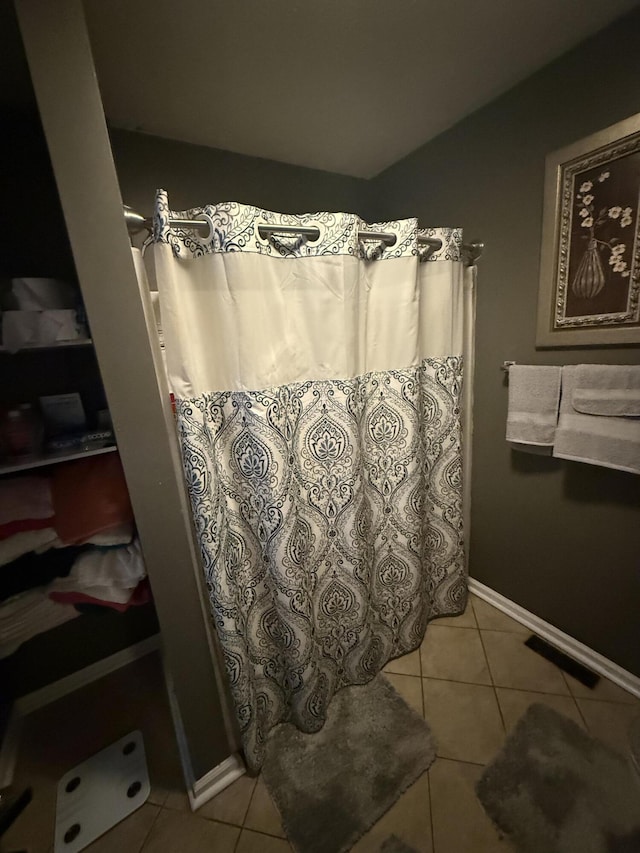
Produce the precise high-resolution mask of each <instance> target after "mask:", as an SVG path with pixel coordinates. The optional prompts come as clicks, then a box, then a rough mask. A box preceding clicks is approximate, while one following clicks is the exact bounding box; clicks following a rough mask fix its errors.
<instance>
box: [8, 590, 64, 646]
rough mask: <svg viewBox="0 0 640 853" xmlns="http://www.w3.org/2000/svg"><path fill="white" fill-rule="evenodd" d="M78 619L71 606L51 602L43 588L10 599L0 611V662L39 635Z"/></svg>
mask: <svg viewBox="0 0 640 853" xmlns="http://www.w3.org/2000/svg"><path fill="white" fill-rule="evenodd" d="M79 615H80V614H79V613H78V611H77V610H76V609H75V607H74V606H73V605H72V604H58V603H57V602H55V601H52V600H51V599H50V598H49V597H48V595H47V593H46V592H45V591H44V589H43V588H40V587H39V588H38V589H30V590H28V591H27V592H23V593H20V595H16V596H15V597H14V598H10V599H9V600H8V601H6V602H5V603H4V604H2V606H1V607H0V659H1V658H5V657H8V656H9V655H11V654H13V652H15V650H16V649H17V648H18V647H19V646H20V645H22V643H25V642H26V641H27V640H30V639H31V638H32V637H35V636H36V634H41V633H42V632H43V631H49V630H50V629H51V628H57V627H58V625H62V624H63V623H64V622H68V621H69V620H70V619H75V618H76V616H79Z"/></svg>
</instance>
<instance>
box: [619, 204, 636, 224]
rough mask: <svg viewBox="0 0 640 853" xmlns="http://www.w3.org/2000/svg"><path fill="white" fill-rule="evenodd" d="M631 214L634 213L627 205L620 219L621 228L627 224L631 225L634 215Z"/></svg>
mask: <svg viewBox="0 0 640 853" xmlns="http://www.w3.org/2000/svg"><path fill="white" fill-rule="evenodd" d="M631 214H632V210H631V208H630V207H625V209H624V210H623V211H622V218H621V219H620V227H621V228H626V227H627V225H631V223H632V222H633V217H632V215H631Z"/></svg>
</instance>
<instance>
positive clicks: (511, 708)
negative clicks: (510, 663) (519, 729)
mask: <svg viewBox="0 0 640 853" xmlns="http://www.w3.org/2000/svg"><path fill="white" fill-rule="evenodd" d="M496 693H497V694H498V704H499V705H500V710H501V711H502V718H503V719H504V724H505V726H506V728H507V731H508V732H509V731H511V729H512V728H513V727H514V726H515V724H516V723H517V722H518V720H519V719H520V717H521V716H522V715H523V714H524V712H525V711H526V710H527V708H528V707H529V705H533V704H534V702H536V703H538V704H539V705H548V706H549V708H553V710H554V711H557V712H558V713H559V714H564V716H565V717H569V719H570V720H573V722H574V723H577V724H578V725H579V726H580V728H581V729H586V726H585V724H584V720H583V719H582V715H581V714H580V711H579V710H578V706H577V705H576V702H575V699H574V698H573V697H572V696H554V695H552V694H551V693H530V692H529V691H527V690H510V689H509V688H507V687H496Z"/></svg>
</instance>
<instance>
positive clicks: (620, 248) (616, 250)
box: [611, 243, 626, 257]
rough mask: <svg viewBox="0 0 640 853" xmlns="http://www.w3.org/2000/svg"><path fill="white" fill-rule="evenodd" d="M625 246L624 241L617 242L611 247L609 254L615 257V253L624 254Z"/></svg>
mask: <svg viewBox="0 0 640 853" xmlns="http://www.w3.org/2000/svg"><path fill="white" fill-rule="evenodd" d="M625 248H626V246H625V244H624V243H618V245H617V246H614V247H613V249H611V254H612V255H613V256H614V257H615V256H616V255H622V254H624V250H625Z"/></svg>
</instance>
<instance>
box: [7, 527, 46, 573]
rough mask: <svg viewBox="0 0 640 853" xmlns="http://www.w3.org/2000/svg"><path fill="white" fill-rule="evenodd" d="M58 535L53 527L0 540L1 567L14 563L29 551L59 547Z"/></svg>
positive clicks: (27, 531)
mask: <svg viewBox="0 0 640 853" xmlns="http://www.w3.org/2000/svg"><path fill="white" fill-rule="evenodd" d="M57 542H58V534H57V533H56V531H55V530H54V529H53V527H45V528H43V529H42V530H25V531H23V532H22V533H15V534H14V535H13V536H9V538H8V539H2V540H0V566H4V565H6V564H7V563H12V562H13V561H14V560H17V559H18V557H22V555H23V554H28V553H29V551H38V552H39V553H41V552H42V551H46V550H47V549H48V548H53V547H54V546H57Z"/></svg>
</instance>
